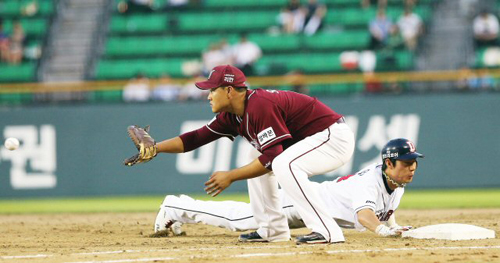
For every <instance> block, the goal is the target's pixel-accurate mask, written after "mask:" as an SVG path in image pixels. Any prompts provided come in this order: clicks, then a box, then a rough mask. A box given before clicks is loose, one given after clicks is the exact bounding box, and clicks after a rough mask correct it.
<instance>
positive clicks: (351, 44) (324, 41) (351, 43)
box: [305, 31, 370, 50]
mask: <svg viewBox="0 0 500 263" xmlns="http://www.w3.org/2000/svg"><path fill="white" fill-rule="evenodd" d="M369 43H370V34H369V33H368V31H345V32H341V33H333V34H331V33H322V32H320V33H317V34H315V35H313V36H310V37H306V38H305V45H306V46H307V47H308V48H312V49H337V50H360V49H366V48H367V47H368V45H369Z"/></svg>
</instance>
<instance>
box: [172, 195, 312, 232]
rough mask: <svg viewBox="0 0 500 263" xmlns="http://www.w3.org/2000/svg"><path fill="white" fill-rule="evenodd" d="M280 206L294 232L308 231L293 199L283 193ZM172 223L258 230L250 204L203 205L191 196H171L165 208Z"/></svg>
mask: <svg viewBox="0 0 500 263" xmlns="http://www.w3.org/2000/svg"><path fill="white" fill-rule="evenodd" d="M279 196H280V203H281V206H282V208H283V211H284V212H285V215H286V218H287V221H288V225H289V227H290V228H300V227H304V226H305V225H304V222H303V221H302V220H301V218H300V216H299V214H298V213H297V210H295V208H294V207H293V205H292V204H291V202H290V199H289V198H288V197H286V196H285V195H284V192H283V191H279ZM162 207H164V208H165V211H167V214H168V215H167V217H168V218H169V220H173V221H176V222H180V223H183V224H194V223H202V224H205V225H211V226H218V227H224V228H227V229H229V230H232V231H246V230H251V229H257V228H258V227H259V225H258V224H257V222H256V221H255V219H254V217H253V213H252V209H251V207H250V204H248V203H244V202H235V201H202V200H195V199H193V198H191V197H189V196H187V195H181V196H179V197H177V196H174V195H167V197H165V200H164V202H163V204H162Z"/></svg>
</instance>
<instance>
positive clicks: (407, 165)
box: [392, 159, 417, 184]
mask: <svg viewBox="0 0 500 263" xmlns="http://www.w3.org/2000/svg"><path fill="white" fill-rule="evenodd" d="M416 170H417V160H415V159H413V160H396V166H394V171H393V173H392V175H393V176H392V177H393V178H392V179H393V180H394V181H396V182H398V183H401V184H407V183H410V182H411V181H412V180H413V176H414V175H415V171H416Z"/></svg>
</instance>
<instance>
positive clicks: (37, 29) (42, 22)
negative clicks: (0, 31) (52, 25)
mask: <svg viewBox="0 0 500 263" xmlns="http://www.w3.org/2000/svg"><path fill="white" fill-rule="evenodd" d="M20 22H21V25H22V26H23V29H24V33H25V34H26V35H28V36H33V37H36V38H41V37H43V36H44V35H45V34H46V33H47V29H48V21H47V19H44V18H23V19H21V20H20ZM3 25H4V29H5V32H6V33H7V34H11V33H12V28H13V26H14V20H4V22H3Z"/></svg>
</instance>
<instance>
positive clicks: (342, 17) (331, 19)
mask: <svg viewBox="0 0 500 263" xmlns="http://www.w3.org/2000/svg"><path fill="white" fill-rule="evenodd" d="M403 10H404V8H403V7H402V6H401V7H400V6H397V7H388V8H387V16H388V17H390V18H391V19H392V21H393V22H397V20H398V19H399V17H400V16H401V14H403ZM414 12H415V13H416V14H418V15H419V16H420V17H421V18H422V20H423V21H424V22H425V21H428V20H429V19H430V18H431V16H432V9H431V7H429V6H418V7H416V8H414ZM376 15H377V10H376V8H373V7H372V8H367V9H361V8H338V9H335V10H329V11H328V12H327V14H326V19H325V21H326V23H328V24H331V25H340V26H344V27H347V28H362V27H364V28H367V27H368V24H369V23H370V21H371V20H372V19H374V18H375V17H376Z"/></svg>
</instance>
